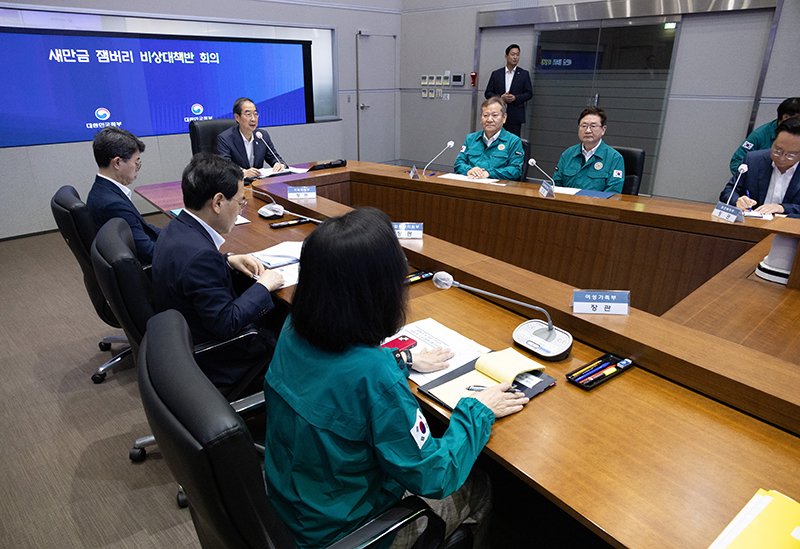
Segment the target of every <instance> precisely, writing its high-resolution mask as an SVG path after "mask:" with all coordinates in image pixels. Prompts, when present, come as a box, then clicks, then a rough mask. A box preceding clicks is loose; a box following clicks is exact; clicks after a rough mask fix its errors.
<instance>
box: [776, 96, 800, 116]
mask: <svg viewBox="0 0 800 549" xmlns="http://www.w3.org/2000/svg"><path fill="white" fill-rule="evenodd" d="M785 114H788V115H789V116H797V115H798V114H800V97H789V98H788V99H784V100H783V101H782V102H781V104H780V105H778V120H780V119H781V118H782V117H783V115H785Z"/></svg>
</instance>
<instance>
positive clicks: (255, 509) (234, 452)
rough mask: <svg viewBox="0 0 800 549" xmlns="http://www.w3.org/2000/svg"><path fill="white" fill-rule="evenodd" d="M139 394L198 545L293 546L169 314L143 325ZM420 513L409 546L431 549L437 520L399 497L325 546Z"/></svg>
mask: <svg viewBox="0 0 800 549" xmlns="http://www.w3.org/2000/svg"><path fill="white" fill-rule="evenodd" d="M139 392H140V393H141V395H142V403H143V404H144V410H145V413H146V414H147V421H148V422H149V423H150V427H151V428H152V429H153V433H154V434H155V436H156V439H157V440H158V441H159V447H160V448H161V452H162V454H163V456H164V460H165V461H166V463H167V466H168V467H169V468H170V471H172V474H173V475H174V476H175V479H176V480H177V481H178V483H180V484H181V486H183V489H184V490H185V492H186V497H187V498H188V501H189V508H190V510H191V514H192V521H193V522H194V526H195V530H197V537H198V538H199V539H200V545H201V546H202V547H204V548H206V549H209V548H214V549H217V548H256V547H271V548H275V549H283V548H286V549H290V548H291V549H295V548H296V547H297V546H296V545H295V542H294V539H293V537H292V535H291V533H290V531H289V530H288V528H286V526H285V524H284V523H283V521H282V520H281V518H280V517H279V515H278V514H277V512H276V511H275V508H274V507H273V506H272V504H271V503H270V500H269V497H268V496H267V492H266V487H265V484H264V476H263V472H262V468H261V463H260V458H259V457H258V455H257V453H256V451H255V449H254V445H253V439H252V437H251V436H250V432H249V431H248V430H247V428H246V427H245V425H244V422H243V421H242V419H241V418H240V417H239V415H237V414H236V413H235V412H234V411H233V409H232V408H231V406H230V405H229V404H228V403H227V402H226V401H225V399H224V398H223V397H222V395H220V394H219V392H218V391H217V390H216V389H215V388H214V386H213V385H212V384H211V382H209V381H208V378H206V376H204V375H203V373H202V372H201V371H200V369H199V368H198V366H197V363H196V362H195V361H194V357H193V356H192V338H191V335H190V333H189V328H188V326H187V325H186V321H185V320H184V319H183V317H182V316H181V314H180V313H178V312H177V311H174V310H169V311H165V312H163V313H159V314H157V315H156V316H154V317H153V318H151V319H150V322H149V323H148V331H147V335H146V336H145V339H144V342H143V343H142V347H141V349H140V352H139ZM423 516H426V517H428V527H427V529H426V531H425V534H424V535H423V538H425V539H421V541H420V542H417V544H416V545H415V547H431V548H433V547H439V543H440V542H441V540H442V537H443V536H444V521H442V519H440V518H439V517H438V516H436V515H435V514H434V513H433V511H431V510H430V508H428V506H427V505H426V504H425V503H424V502H423V501H422V500H421V499H419V498H406V499H404V500H403V501H402V502H400V504H398V505H397V506H395V507H394V508H392V509H390V510H389V511H387V512H386V513H384V514H383V515H381V516H379V517H377V518H376V519H374V520H373V521H371V522H369V523H368V524H366V525H364V526H363V527H361V528H360V529H358V530H356V531H355V532H353V533H351V534H350V535H348V536H346V537H345V538H343V539H341V540H339V541H338V542H336V543H334V544H333V545H331V547H332V548H335V549H344V548H346V547H368V546H371V545H373V544H374V543H376V542H378V541H379V540H381V539H382V538H383V537H384V536H386V535H387V534H390V533H392V532H394V531H395V529H397V528H399V527H400V526H402V525H404V524H407V523H410V522H412V521H414V520H416V519H418V518H420V517H423ZM465 541H469V543H470V545H471V540H465Z"/></svg>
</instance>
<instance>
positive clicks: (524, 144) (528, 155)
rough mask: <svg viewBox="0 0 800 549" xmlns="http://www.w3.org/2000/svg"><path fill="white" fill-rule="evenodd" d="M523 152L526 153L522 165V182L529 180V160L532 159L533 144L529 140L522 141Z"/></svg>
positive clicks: (520, 177)
mask: <svg viewBox="0 0 800 549" xmlns="http://www.w3.org/2000/svg"><path fill="white" fill-rule="evenodd" d="M521 141H522V151H523V152H524V153H525V154H524V155H523V156H524V160H523V163H522V175H520V176H519V180H520V181H526V180H527V179H528V160H530V158H531V143H530V141H528V140H527V139H522V140H521Z"/></svg>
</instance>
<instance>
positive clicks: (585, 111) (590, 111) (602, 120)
mask: <svg viewBox="0 0 800 549" xmlns="http://www.w3.org/2000/svg"><path fill="white" fill-rule="evenodd" d="M590 114H594V115H596V116H599V117H600V125H601V126H605V125H606V111H604V110H603V109H601V108H600V107H587V108H585V109H583V110H582V111H581V115H580V116H579V117H578V124H580V123H581V120H583V119H584V117H586V116H589V115H590Z"/></svg>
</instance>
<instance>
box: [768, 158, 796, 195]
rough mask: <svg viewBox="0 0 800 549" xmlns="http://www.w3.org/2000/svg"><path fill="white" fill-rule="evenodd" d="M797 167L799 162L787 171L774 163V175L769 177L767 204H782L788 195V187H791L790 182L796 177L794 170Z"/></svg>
mask: <svg viewBox="0 0 800 549" xmlns="http://www.w3.org/2000/svg"><path fill="white" fill-rule="evenodd" d="M796 169H797V164H795V165H794V166H792V167H791V168H789V169H788V170H786V172H785V173H781V171H780V170H779V169H778V168H777V167H776V166H775V162H773V163H772V176H771V177H770V178H769V188H768V189H767V198H766V199H765V201H764V203H765V204H780V203H782V202H783V197H784V196H785V195H786V189H788V188H789V182H790V181H791V180H792V177H794V172H795V170H796Z"/></svg>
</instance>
